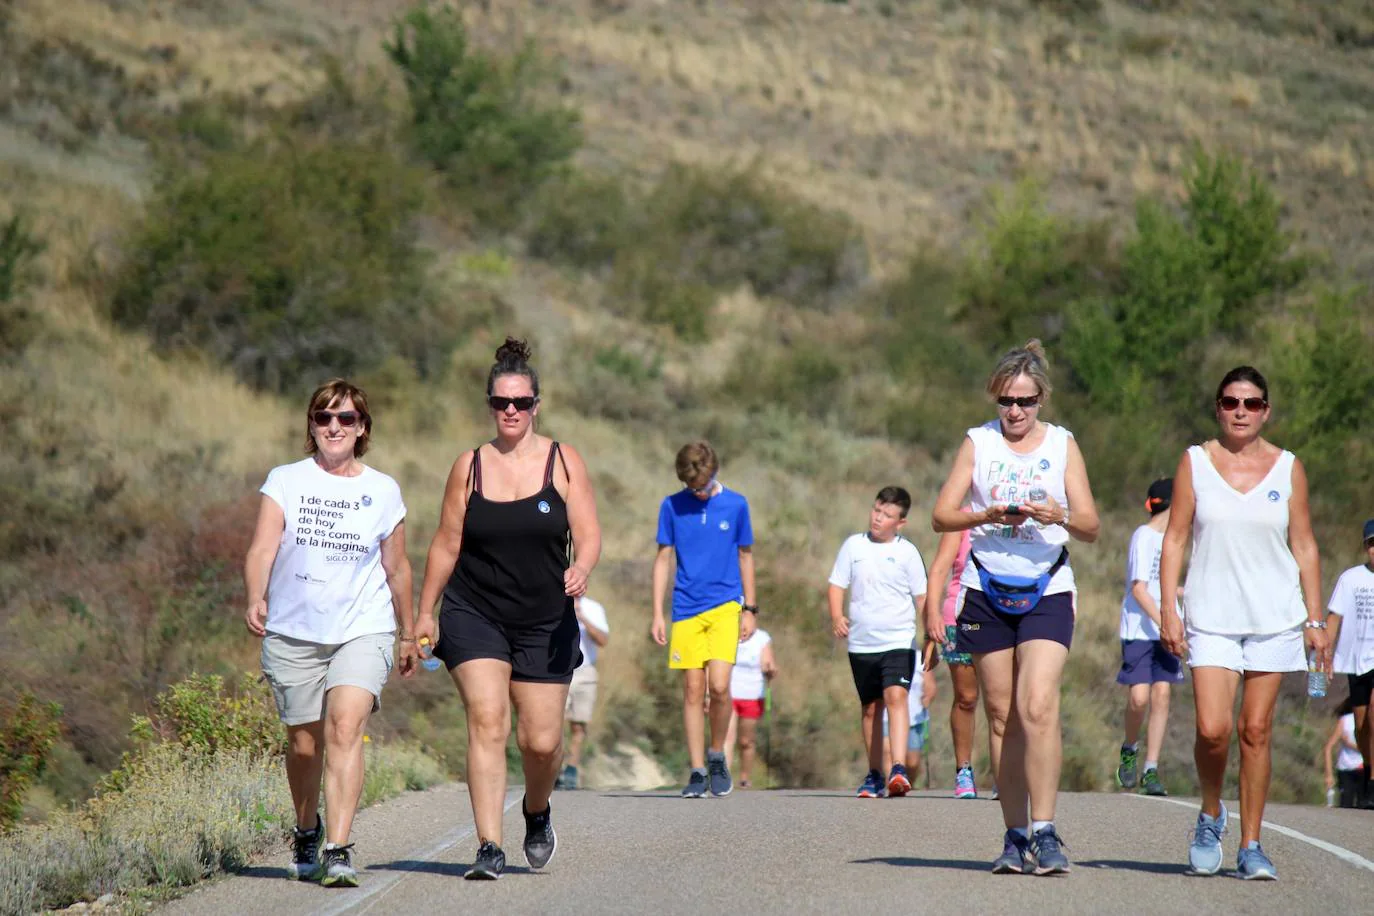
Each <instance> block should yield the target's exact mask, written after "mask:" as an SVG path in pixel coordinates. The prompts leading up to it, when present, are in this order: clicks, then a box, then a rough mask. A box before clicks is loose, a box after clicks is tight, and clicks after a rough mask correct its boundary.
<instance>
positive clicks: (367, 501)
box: [363, 493, 372, 506]
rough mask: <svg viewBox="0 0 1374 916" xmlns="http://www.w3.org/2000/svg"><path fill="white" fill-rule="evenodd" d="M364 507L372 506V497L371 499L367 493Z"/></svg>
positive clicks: (364, 498)
mask: <svg viewBox="0 0 1374 916" xmlns="http://www.w3.org/2000/svg"><path fill="white" fill-rule="evenodd" d="M363 505H364V506H370V505H372V497H371V496H368V495H367V494H366V493H364V494H363Z"/></svg>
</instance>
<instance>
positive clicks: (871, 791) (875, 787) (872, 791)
mask: <svg viewBox="0 0 1374 916" xmlns="http://www.w3.org/2000/svg"><path fill="white" fill-rule="evenodd" d="M854 794H855V795H857V796H858V797H859V798H882V797H883V796H884V795H886V794H887V787H886V786H884V785H883V774H882V773H879V772H878V771H877V770H869V771H868V775H867V776H865V777H864V781H863V783H862V784H861V785H860V786H859V791H858V792H856V793H854Z"/></svg>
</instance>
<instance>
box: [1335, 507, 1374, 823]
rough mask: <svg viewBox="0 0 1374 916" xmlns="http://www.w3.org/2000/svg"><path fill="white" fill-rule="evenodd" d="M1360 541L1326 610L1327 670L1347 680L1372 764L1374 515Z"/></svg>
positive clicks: (1359, 739)
mask: <svg viewBox="0 0 1374 916" xmlns="http://www.w3.org/2000/svg"><path fill="white" fill-rule="evenodd" d="M1363 544H1364V557H1365V561H1364V562H1363V563H1361V564H1360V565H1359V566H1352V567H1350V568H1349V569H1347V570H1346V571H1345V572H1343V573H1341V576H1340V578H1339V579H1337V580H1336V587H1335V588H1334V589H1332V591H1331V598H1330V600H1329V601H1327V603H1326V610H1327V612H1328V614H1329V615H1330V616H1329V617H1328V618H1327V619H1328V620H1329V621H1330V623H1331V644H1332V645H1333V646H1335V647H1336V649H1335V652H1334V654H1333V655H1332V657H1331V670H1332V671H1333V672H1335V673H1337V674H1344V675H1345V676H1346V677H1347V678H1348V679H1349V682H1350V703H1351V706H1352V707H1353V712H1354V714H1355V734H1356V736H1357V737H1356V740H1357V742H1358V743H1359V745H1360V749H1361V751H1362V752H1363V754H1364V759H1365V760H1367V761H1369V762H1371V763H1374V723H1371V722H1370V718H1369V700H1370V696H1371V694H1374V518H1371V519H1368V520H1367V521H1366V522H1365V523H1364V535H1363ZM1371 800H1372V801H1374V799H1371Z"/></svg>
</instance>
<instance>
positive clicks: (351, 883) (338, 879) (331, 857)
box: [320, 843, 358, 887]
mask: <svg viewBox="0 0 1374 916" xmlns="http://www.w3.org/2000/svg"><path fill="white" fill-rule="evenodd" d="M352 851H353V844H352V843H349V844H348V845H347V846H335V845H334V844H333V843H330V844H329V845H328V846H326V847H325V848H324V860H323V861H322V862H321V863H320V864H321V866H322V867H323V868H324V877H322V878H320V883H321V884H323V885H324V886H325V887H357V886H358V872H357V870H356V869H354V867H353V857H352V855H351V853H352Z"/></svg>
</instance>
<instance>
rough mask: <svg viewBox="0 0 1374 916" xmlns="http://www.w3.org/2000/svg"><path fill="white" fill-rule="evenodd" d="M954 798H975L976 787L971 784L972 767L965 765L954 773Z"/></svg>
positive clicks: (976, 794)
mask: <svg viewBox="0 0 1374 916" xmlns="http://www.w3.org/2000/svg"><path fill="white" fill-rule="evenodd" d="M954 797H955V798H977V797H978V787H977V786H976V785H974V782H973V767H971V766H969V765H968V764H967V763H966V764H964V765H963V766H961V767H959V769H958V770H957V771H955V773H954Z"/></svg>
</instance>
